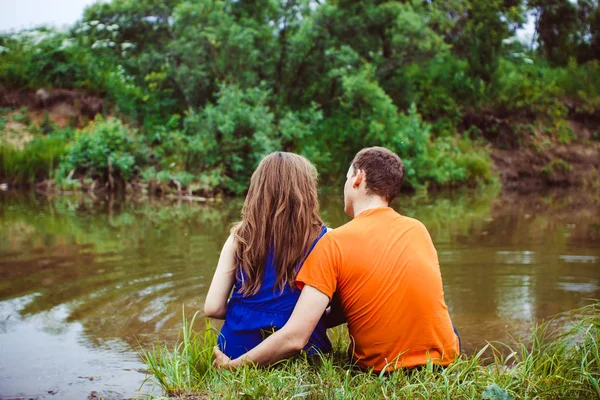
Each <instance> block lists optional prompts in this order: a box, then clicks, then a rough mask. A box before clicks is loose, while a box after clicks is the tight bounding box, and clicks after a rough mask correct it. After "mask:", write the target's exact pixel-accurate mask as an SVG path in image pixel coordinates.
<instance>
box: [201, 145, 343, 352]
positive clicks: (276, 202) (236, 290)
mask: <svg viewBox="0 0 600 400" xmlns="http://www.w3.org/2000/svg"><path fill="white" fill-rule="evenodd" d="M326 232H327V228H326V227H325V225H323V221H322V220H321V217H320V216H319V201H318V198H317V172H316V170H315V168H314V167H313V165H312V164H311V163H310V162H309V161H308V160H307V159H306V158H304V157H302V156H299V155H297V154H293V153H285V152H276V153H272V154H270V155H268V156H267V157H265V158H264V159H263V160H262V161H261V162H260V164H259V165H258V167H257V168H256V171H254V173H253V174H252V178H251V179H250V188H249V190H248V195H247V196H246V200H245V202H244V206H243V208H242V221H241V222H239V223H238V224H236V225H235V226H234V227H233V229H232V230H231V235H230V236H229V238H228V239H227V241H226V242H225V245H224V246H223V250H222V251H221V256H220V258H219V263H218V265H217V269H216V271H215V275H214V277H213V280H212V283H211V285H210V289H209V290H208V294H207V296H206V303H205V305H204V313H205V314H206V316H208V317H212V318H218V319H223V318H224V319H225V323H224V325H223V328H222V329H221V334H220V335H219V348H220V349H221V351H223V352H224V353H225V354H226V355H227V356H229V357H230V358H237V357H239V356H240V355H242V354H244V353H245V352H247V351H248V350H250V349H252V348H254V347H255V346H257V345H258V344H259V343H260V342H261V341H262V340H263V339H264V338H265V335H268V334H269V333H272V332H273V331H275V330H277V329H280V328H281V327H283V325H285V323H286V322H287V320H288V319H289V318H290V316H291V314H292V311H293V310H294V306H295V305H296V302H297V301H298V298H299V296H300V291H299V290H298V289H297V288H296V287H295V283H294V280H295V278H296V274H297V273H298V271H299V269H300V267H301V266H302V263H303V261H304V260H305V258H306V257H307V256H308V254H309V253H310V251H311V250H312V248H313V247H314V246H315V244H316V243H317V241H318V240H319V239H320V238H321V237H322V236H323V235H324V234H325V233H326ZM232 288H233V293H232V294H231V298H230V299H229V301H228V298H229V294H230V293H231V289H232ZM305 350H306V351H307V352H308V353H309V354H312V353H314V352H315V351H320V352H328V351H330V350H331V343H330V342H329V339H328V338H327V335H326V334H325V325H324V324H323V322H319V324H318V325H317V327H316V328H315V331H314V332H313V334H312V336H311V339H310V341H309V343H308V345H307V347H306V348H305Z"/></svg>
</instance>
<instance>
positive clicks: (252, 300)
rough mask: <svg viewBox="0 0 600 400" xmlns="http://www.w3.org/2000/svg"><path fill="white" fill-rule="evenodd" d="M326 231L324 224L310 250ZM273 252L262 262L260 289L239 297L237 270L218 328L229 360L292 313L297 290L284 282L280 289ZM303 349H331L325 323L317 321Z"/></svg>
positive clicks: (312, 351)
mask: <svg viewBox="0 0 600 400" xmlns="http://www.w3.org/2000/svg"><path fill="white" fill-rule="evenodd" d="M326 232H327V228H326V227H325V226H324V227H323V228H322V229H321V233H320V234H319V237H317V239H316V240H315V242H314V243H313V244H312V246H311V248H310V251H312V249H313V248H314V247H315V245H316V244H317V242H318V241H319V239H321V237H323V235H324V234H325V233H326ZM273 258H274V254H273V251H270V252H269V254H268V255H267V260H266V262H265V269H264V272H263V279H262V285H261V287H260V289H259V291H258V292H257V293H256V294H254V295H250V296H247V297H244V296H242V294H241V293H240V289H241V287H242V281H241V279H240V276H239V275H240V274H241V273H242V272H241V271H238V276H237V277H236V282H235V286H234V289H233V294H232V295H231V299H230V300H229V304H228V305H227V314H226V315H225V324H224V325H223V328H221V333H220V335H219V339H218V343H219V348H220V349H221V351H223V352H224V353H225V354H226V355H227V356H228V357H230V358H231V359H234V358H237V357H239V356H241V355H242V354H244V353H246V352H247V351H249V350H251V349H252V348H254V347H256V346H257V345H258V344H259V343H260V342H262V341H263V339H264V338H265V337H266V336H265V335H266V334H269V333H272V332H274V331H276V330H278V329H280V328H282V327H283V326H284V325H285V323H286V322H287V321H288V319H289V318H290V316H291V315H292V311H293V310H294V307H295V306H296V302H297V301H298V298H299V297H300V290H298V289H297V288H294V289H292V288H291V287H290V286H289V285H286V286H285V288H284V289H283V292H282V291H281V290H280V289H279V287H277V285H276V281H277V272H276V270H275V266H274V265H273ZM304 350H306V351H307V353H308V354H309V355H313V354H315V353H316V352H317V351H319V352H322V353H326V352H329V351H331V343H330V342H329V339H328V338H327V335H326V333H325V325H324V324H323V322H322V321H319V323H318V324H317V326H316V328H315V330H314V332H313V333H312V335H311V337H310V340H309V342H308V344H307V345H306V347H305V348H304Z"/></svg>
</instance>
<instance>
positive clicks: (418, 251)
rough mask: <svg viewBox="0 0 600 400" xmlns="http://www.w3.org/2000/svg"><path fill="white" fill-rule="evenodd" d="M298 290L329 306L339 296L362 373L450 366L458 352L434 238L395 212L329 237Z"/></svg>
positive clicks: (366, 218) (367, 216)
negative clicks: (315, 293) (311, 291)
mask: <svg viewBox="0 0 600 400" xmlns="http://www.w3.org/2000/svg"><path fill="white" fill-rule="evenodd" d="M296 284H297V286H298V287H299V288H300V289H301V288H302V287H303V286H304V285H310V286H312V287H314V288H316V289H318V290H319V291H321V292H322V293H324V294H326V295H327V296H328V297H329V298H330V299H331V296H332V295H333V294H334V293H335V292H336V291H337V292H338V293H339V297H340V300H341V303H342V307H343V309H344V314H345V315H346V320H347V322H348V330H349V332H350V336H351V338H352V340H353V344H352V346H353V347H354V348H353V350H354V360H355V361H356V362H357V364H358V365H359V366H360V367H362V368H365V369H369V368H373V369H374V370H376V371H381V370H383V369H386V370H388V371H390V370H394V369H397V368H401V367H413V366H415V365H424V364H427V361H428V359H430V360H432V362H434V363H436V364H441V365H448V364H450V363H451V362H452V361H454V359H455V357H456V356H457V355H458V353H459V345H458V338H457V337H456V334H455V333H454V328H453V326H452V322H451V321H450V315H449V314H448V307H447V306H446V304H445V302H444V290H443V287H442V276H441V273H440V267H439V263H438V257H437V252H436V250H435V247H434V246H433V242H432V241H431V237H430V236H429V232H427V228H425V226H424V225H423V224H422V223H421V222H419V221H417V220H416V219H413V218H408V217H404V216H402V215H400V214H398V213H397V212H395V211H394V210H393V209H391V208H389V207H384V208H374V209H370V210H366V211H364V212H362V213H360V214H359V215H358V216H356V217H355V218H354V219H353V220H352V221H350V222H348V223H347V224H345V225H343V226H341V227H340V228H337V229H335V230H333V231H331V232H328V233H327V234H325V235H324V236H323V238H321V240H319V242H318V243H317V245H316V246H315V248H314V249H313V251H312V252H311V253H310V255H309V256H308V258H307V259H306V262H305V263H304V265H303V267H302V268H301V270H300V272H299V273H298V276H297V277H296Z"/></svg>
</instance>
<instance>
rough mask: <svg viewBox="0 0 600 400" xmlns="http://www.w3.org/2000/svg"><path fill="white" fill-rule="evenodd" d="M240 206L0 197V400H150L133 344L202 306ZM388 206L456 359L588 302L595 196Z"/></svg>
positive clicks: (595, 239)
mask: <svg viewBox="0 0 600 400" xmlns="http://www.w3.org/2000/svg"><path fill="white" fill-rule="evenodd" d="M321 197H322V216H323V219H324V220H325V222H326V223H327V224H328V226H330V227H333V228H335V227H338V226H340V225H342V224H344V223H345V222H347V221H348V218H347V217H346V216H345V215H344V213H343V201H342V198H341V195H340V194H339V193H325V194H322V196H321ZM241 204H242V202H241V200H240V199H229V200H224V201H220V202H213V203H208V204H199V203H187V202H182V201H180V202H178V201H165V200H156V199H147V198H146V199H138V200H135V199H130V200H127V201H117V200H114V199H94V198H91V197H89V196H84V195H80V196H66V195H61V196H56V197H54V198H49V197H46V196H38V195H35V194H22V193H21V194H17V193H11V192H4V193H2V192H0V354H1V357H0V399H4V400H6V399H12V398H36V399H51V398H56V399H59V398H60V399H86V398H88V396H90V394H91V393H92V392H93V391H95V392H97V394H98V396H102V397H103V398H104V399H111V398H114V399H121V398H129V397H134V396H137V395H138V394H139V393H154V394H160V391H159V390H158V389H157V388H156V387H153V385H152V384H151V382H146V384H143V382H144V380H145V378H146V375H145V373H144V365H143V363H142V362H141V361H140V358H139V349H140V346H151V345H152V343H154V342H156V341H157V340H160V341H167V342H170V343H174V342H175V340H176V339H177V334H178V329H179V328H180V325H181V320H182V307H183V306H185V311H186V314H187V315H188V316H191V315H192V314H193V313H194V312H195V311H197V310H202V306H203V303H204V297H205V295H206V291H207V289H208V286H209V284H210V279H211V277H212V273H213V270H214V268H215V266H216V262H217V259H218V255H219V250H220V248H221V246H222V244H223V243H224V241H225V239H226V238H227V235H228V232H229V228H230V226H231V224H232V223H233V222H234V221H236V219H237V218H239V213H240V208H241ZM395 208H396V209H397V210H398V211H399V212H401V213H402V214H404V215H408V216H411V217H414V218H417V219H419V220H421V221H422V222H423V223H424V224H425V225H426V226H427V228H428V229H429V231H430V233H431V236H432V238H433V240H434V243H435V245H436V248H437V250H438V254H439V259H440V265H441V271H442V277H443V281H444V290H445V298H446V303H447V304H448V306H449V309H450V314H451V316H452V319H453V322H454V324H455V325H456V326H457V328H458V329H459V331H460V333H461V338H462V341H463V346H464V350H465V351H466V352H467V353H472V352H474V351H476V350H477V349H479V348H481V347H482V346H483V345H485V343H486V341H502V342H508V343H510V342H512V341H513V340H514V339H515V338H519V337H521V336H523V335H525V334H527V332H529V330H530V329H531V328H532V326H533V324H534V323H535V321H539V320H541V319H544V318H548V317H549V316H552V315H554V314H556V313H559V312H562V311H566V310H570V309H573V308H577V307H580V306H583V305H585V304H588V303H589V300H586V299H598V298H600V196H599V193H598V192H592V193H586V192H582V191H579V190H572V191H558V192H556V191H555V192H548V193H541V194H540V193H536V194H535V195H522V194H506V193H505V194H497V193H495V192H494V191H491V190H477V191H462V192H456V193H444V194H438V195H429V196H427V195H421V196H419V195H412V196H409V195H403V196H401V197H400V198H399V199H397V200H396V201H395ZM198 323H200V324H201V323H202V321H198ZM200 326H202V325H198V327H200ZM138 390H141V392H139V393H138Z"/></svg>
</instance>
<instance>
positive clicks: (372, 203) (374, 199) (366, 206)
mask: <svg viewBox="0 0 600 400" xmlns="http://www.w3.org/2000/svg"><path fill="white" fill-rule="evenodd" d="M388 205H389V203H388V202H387V201H385V199H383V198H381V197H379V196H368V197H366V198H364V199H362V200H357V201H356V202H355V203H354V217H356V216H357V215H358V214H360V213H362V212H364V211H367V210H372V209H373V208H380V207H387V206H388Z"/></svg>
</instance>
